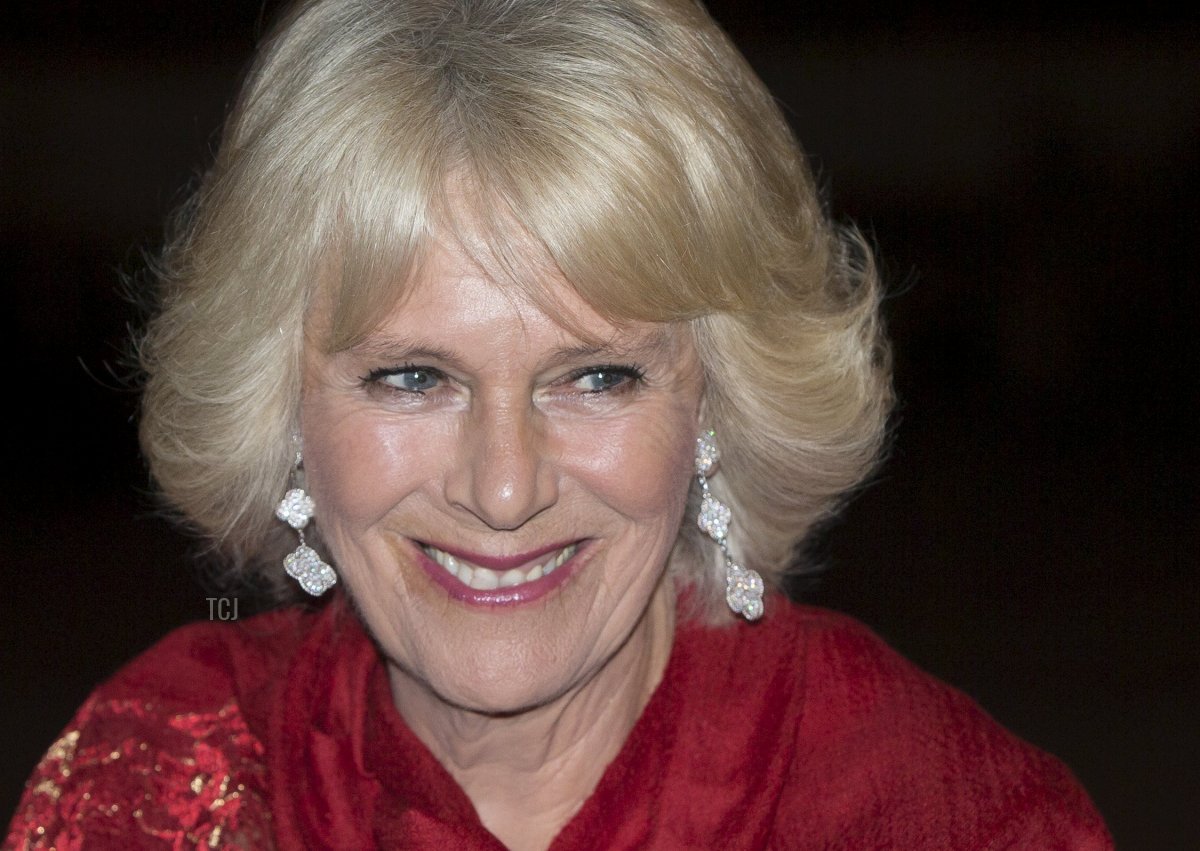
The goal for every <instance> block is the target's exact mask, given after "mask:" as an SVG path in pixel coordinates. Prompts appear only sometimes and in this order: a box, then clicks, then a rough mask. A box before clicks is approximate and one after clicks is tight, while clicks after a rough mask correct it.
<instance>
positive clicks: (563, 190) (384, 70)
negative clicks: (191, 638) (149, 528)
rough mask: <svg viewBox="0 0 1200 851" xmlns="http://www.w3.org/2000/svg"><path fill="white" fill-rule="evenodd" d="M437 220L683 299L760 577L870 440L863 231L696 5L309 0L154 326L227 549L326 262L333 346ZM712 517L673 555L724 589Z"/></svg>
mask: <svg viewBox="0 0 1200 851" xmlns="http://www.w3.org/2000/svg"><path fill="white" fill-rule="evenodd" d="M439 229H441V230H446V229H449V230H451V231H453V232H455V233H456V234H457V235H459V236H460V237H461V239H460V242H461V243H462V244H464V245H474V244H479V245H482V246H484V247H485V253H486V254H487V256H488V257H489V258H491V259H492V261H493V262H492V265H493V266H495V267H497V268H498V269H499V270H500V272H501V273H505V272H507V274H505V275H504V277H505V279H506V280H507V281H510V282H511V283H512V285H513V286H514V287H520V288H522V289H523V290H525V292H526V294H527V295H529V296H531V297H533V298H535V299H538V300H539V303H546V304H552V302H553V293H551V292H549V291H542V290H540V289H539V281H544V280H545V276H544V275H531V274H522V273H521V270H522V268H526V267H528V265H529V263H530V262H531V261H528V260H527V259H526V258H527V257H528V255H529V251H528V246H529V245H530V244H531V243H532V244H533V245H535V246H536V247H537V249H538V253H540V254H542V255H543V258H542V260H548V261H549V262H550V263H552V264H553V265H554V267H556V269H557V271H559V272H561V274H562V275H563V276H565V278H566V279H567V280H568V281H569V282H570V283H571V284H572V286H573V287H575V289H576V290H577V291H578V293H579V294H580V295H581V296H582V297H583V298H584V300H585V301H587V302H588V303H589V304H591V305H592V306H593V307H594V308H596V309H597V310H598V311H599V312H600V313H601V314H603V315H605V316H606V317H608V318H610V319H613V320H635V319H636V320H653V321H678V322H686V323H687V324H688V325H689V327H690V328H691V330H692V333H693V334H694V338H695V342H696V344H697V348H698V350H699V353H700V357H701V360H702V363H703V366H704V369H705V376H706V382H707V383H706V397H705V404H706V411H707V415H708V417H709V420H710V423H711V426H712V427H713V428H714V429H715V430H716V432H717V437H718V440H719V441H720V445H721V448H722V451H723V460H722V462H721V467H720V471H719V473H718V475H717V476H716V477H715V478H714V480H713V487H714V489H715V490H716V491H717V492H718V494H719V495H721V496H722V498H724V499H725V500H726V501H728V502H729V503H730V504H731V505H732V507H733V509H734V519H735V525H734V528H733V532H732V533H731V539H732V541H733V544H734V546H735V550H736V552H737V555H738V557H739V558H740V559H741V560H742V561H743V562H744V564H745V565H746V566H747V567H752V568H754V569H757V570H758V571H760V572H761V573H762V574H763V575H764V577H765V578H767V579H768V580H769V581H775V582H778V581H779V580H780V578H781V577H782V575H783V573H784V571H785V570H787V569H789V567H791V566H792V565H793V562H794V561H795V558H796V548H797V545H798V543H799V542H800V541H801V540H802V539H803V538H804V536H805V535H806V533H807V532H808V531H809V530H810V529H811V528H812V527H813V525H814V524H816V523H819V522H820V521H821V520H823V519H825V518H827V517H829V516H831V514H832V513H833V512H834V511H835V510H836V508H837V507H838V505H839V504H840V501H841V499H842V498H843V496H844V495H845V494H846V493H847V491H849V490H850V489H852V488H853V487H854V486H855V485H856V484H858V483H859V482H861V481H862V479H863V477H864V476H865V475H866V474H867V473H868V472H869V471H870V469H871V468H872V466H873V464H874V463H875V461H876V458H877V456H878V454H879V451H880V446H881V442H882V440H883V435H884V431H885V423H886V419H887V415H888V411H889V408H890V404H891V391H890V383H889V382H890V378H889V365H888V358H887V349H886V345H885V343H884V340H883V336H882V331H881V327H880V323H879V320H878V300H879V288H878V283H877V277H876V274H875V270H874V267H873V265H872V258H871V253H870V251H869V250H868V249H867V248H866V247H864V246H863V244H862V242H861V240H860V239H859V238H857V236H856V235H855V234H854V233H853V232H849V231H846V232H843V231H839V230H838V229H836V228H835V227H834V226H833V225H831V224H830V222H829V220H828V217H827V215H826V213H825V212H824V210H823V208H822V206H821V203H820V200H819V197H818V195H817V192H816V190H815V187H814V185H813V181H812V178H811V176H810V174H809V171H808V168H807V165H806V163H805V161H804V158H803V155H802V154H801V152H800V150H799V148H798V146H797V144H796V142H795V140H794V139H793V137H792V134H791V132H790V130H789V129H788V127H787V125H786V123H785V121H784V119H783V117H782V115H781V114H780V112H779V110H778V108H777V107H776V105H775V104H774V102H773V101H772V99H771V97H770V95H769V93H768V92H767V91H766V89H765V87H764V86H763V85H762V83H761V82H760V81H759V80H758V79H757V77H756V76H755V75H754V73H753V72H752V71H751V69H750V68H749V66H748V65H747V64H746V62H745V60H744V59H743V58H742V57H741V55H740V54H739V53H738V51H737V50H736V48H735V47H734V46H733V45H732V44H731V43H730V41H729V40H728V38H727V37H726V36H725V35H724V34H723V33H722V32H721V31H720V29H719V28H718V27H717V25H716V24H715V23H714V22H713V21H712V20H711V19H710V18H709V17H708V15H707V13H706V12H705V11H704V10H703V9H702V7H700V6H699V5H698V4H697V3H694V2H690V0H602V2H597V0H521V2H514V0H391V1H390V2H382V1H381V0H315V2H308V3H303V4H301V5H299V6H298V7H296V9H294V10H293V12H292V14H291V15H290V16H289V17H288V18H287V19H286V20H284V21H283V22H282V24H281V26H280V27H279V28H278V29H277V31H276V32H275V34H274V35H273V36H272V37H271V38H270V39H269V40H268V41H267V42H266V43H265V44H264V45H263V47H262V48H261V50H260V52H259V55H258V59H257V62H256V64H255V65H254V67H253V68H252V70H251V72H250V75H249V78H248V80H247V81H246V83H245V85H244V87H243V90H242V93H241V97H240V99H239V101H238V102H237V104H236V106H235V108H234V109H233V111H232V114H231V116H230V118H229V120H228V123H227V126H226V129H225V133H224V136H223V140H222V143H221V146H220V149H219V151H218V154H217V158H216V161H215V163H214V165H213V167H212V168H211V170H210V171H209V172H208V174H207V175H206V177H205V179H204V181H203V183H202V185H201V186H200V189H199V190H198V192H197V193H196V195H195V197H194V198H193V200H192V202H191V203H190V204H189V205H188V207H187V208H186V209H185V210H184V211H183V213H182V214H181V217H180V225H179V228H178V235H177V236H176V238H175V239H174V241H173V242H172V243H171V244H170V245H169V246H168V248H167V250H166V252H165V253H164V257H163V262H162V267H161V275H160V279H161V292H162V296H161V298H162V301H161V307H160V310H159V312H158V314H157V316H156V318H155V319H154V320H153V321H152V322H151V324H150V325H149V327H148V330H147V333H146V334H145V336H144V337H143V339H142V341H141V347H140V353H141V357H142V363H143V366H144V369H145V372H146V375H147V381H146V388H145V396H144V402H143V412H142V421H141V439H142V447H143V450H144V452H145V455H146V457H147V459H148V460H149V464H150V468H151V472H152V474H153V476H154V478H155V479H156V481H157V483H158V485H159V487H160V488H161V489H162V492H163V494H164V496H165V498H166V499H167V500H168V501H169V502H170V504H172V505H173V506H174V507H175V508H176V509H177V510H178V512H179V513H180V514H181V515H182V516H183V517H184V518H186V520H187V521H189V522H190V523H191V524H193V525H194V527H195V528H196V529H197V530H199V531H200V533H201V534H202V535H204V536H206V537H207V538H208V539H209V540H211V541H212V542H213V543H214V544H215V545H216V546H217V547H218V549H220V550H221V551H222V552H223V553H224V554H225V555H226V556H228V557H229V561H230V563H231V564H232V565H233V568H232V569H233V570H234V572H235V573H239V572H240V574H241V575H243V576H245V575H247V574H250V573H253V572H254V571H256V570H257V566H258V565H260V564H263V563H264V560H266V559H268V558H270V557H272V556H275V555H277V553H278V548H279V546H280V541H279V538H278V536H279V534H280V533H281V531H282V530H281V529H280V526H281V525H282V524H278V523H277V521H275V520H274V518H273V516H272V507H273V505H274V503H275V502H276V501H277V500H278V498H279V496H280V495H281V494H282V492H283V490H284V489H285V487H286V484H287V480H288V474H289V469H290V462H291V456H292V453H291V446H290V441H289V434H290V432H291V430H292V429H294V427H295V423H296V414H297V407H298V403H299V398H300V393H301V382H300V375H301V369H300V359H301V349H302V346H303V344H304V322H305V316H306V312H307V308H308V306H309V304H310V302H311V301H312V299H313V298H314V295H315V293H316V292H317V289H318V287H319V286H323V287H327V288H328V292H330V294H331V301H332V305H333V321H332V333H331V340H330V343H329V345H330V347H331V348H333V349H337V348H344V347H346V346H349V345H352V344H353V343H354V342H355V341H357V340H358V339H361V338H362V336H363V335H365V334H366V333H368V332H369V331H370V330H372V328H373V327H374V325H375V324H376V323H377V322H378V321H379V320H380V319H381V318H382V317H383V316H385V315H386V313H387V311H388V309H390V307H391V306H392V305H394V304H395V303H396V302H397V300H398V299H399V297H400V294H401V292H402V289H403V287H404V284H405V282H406V281H408V280H410V279H411V277H412V275H413V274H414V273H415V272H416V270H417V269H418V268H419V266H420V264H421V262H422V256H423V252H424V249H425V247H426V246H427V245H428V244H429V239H430V235H431V234H432V233H434V232H435V231H437V230H439ZM539 262H541V261H539ZM527 271H528V270H527ZM698 535H699V533H698V530H696V529H695V528H694V524H692V523H691V522H687V523H685V526H684V531H683V533H682V534H681V538H680V544H679V546H678V547H677V549H676V553H675V554H674V555H673V557H672V569H673V570H674V571H675V572H676V575H677V576H678V577H679V579H680V581H682V582H685V583H690V584H693V585H695V586H697V587H698V589H699V593H698V594H697V595H695V596H697V597H699V598H700V599H701V600H702V601H704V602H705V603H708V602H710V601H711V602H713V603H714V604H716V603H718V602H719V601H720V599H721V595H722V593H723V590H722V588H723V579H722V578H721V577H722V575H723V574H722V571H721V564H720V563H719V562H718V560H717V556H716V548H715V547H708V548H702V547H701V545H700V542H699V540H698ZM705 553H707V554H708V555H702V554H705ZM267 569H268V570H270V571H276V568H275V567H274V566H273V565H271V566H270V567H269V568H267Z"/></svg>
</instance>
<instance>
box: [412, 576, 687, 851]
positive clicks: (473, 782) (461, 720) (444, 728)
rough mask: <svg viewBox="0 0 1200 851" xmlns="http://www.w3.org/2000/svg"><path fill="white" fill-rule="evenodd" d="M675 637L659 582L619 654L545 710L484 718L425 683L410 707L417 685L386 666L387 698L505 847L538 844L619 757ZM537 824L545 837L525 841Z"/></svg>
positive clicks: (670, 598) (669, 601)
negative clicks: (514, 842) (447, 700)
mask: <svg viewBox="0 0 1200 851" xmlns="http://www.w3.org/2000/svg"><path fill="white" fill-rule="evenodd" d="M674 634H675V599H674V593H673V591H672V588H671V582H670V580H669V579H667V578H666V577H664V579H663V581H662V582H661V583H660V585H659V587H658V590H657V591H656V592H655V594H654V597H653V598H652V599H651V601H650V604H649V606H647V609H646V612H645V613H644V614H643V615H642V617H641V618H640V619H639V621H638V623H637V625H636V626H635V627H634V629H633V631H632V632H631V633H630V636H629V637H628V639H626V641H625V642H624V643H623V644H622V645H621V647H620V649H619V650H618V651H617V653H616V654H615V655H614V656H613V657H612V658H611V659H609V660H608V662H607V663H605V664H604V666H603V667H601V668H600V669H599V670H598V671H597V672H596V673H595V675H594V676H592V677H591V678H590V679H588V680H587V681H585V682H584V683H582V684H581V685H580V686H579V687H578V688H575V689H573V690H571V691H569V692H568V693H566V694H564V695H562V696H561V697H559V698H558V699H556V700H554V701H552V702H551V703H548V704H546V705H545V706H540V707H537V708H535V709H532V710H530V711H528V712H524V713H520V714H517V715H513V716H505V717H495V716H487V715H483V714H480V713H475V712H471V711H470V710H464V709H457V708H454V707H449V706H447V705H445V704H444V703H440V701H438V698H437V697H436V696H435V695H433V694H432V693H430V692H429V691H428V690H427V689H425V688H423V687H421V688H420V689H419V691H420V694H421V698H420V699H419V701H412V700H411V697H412V696H413V692H414V691H415V690H416V689H414V688H413V681H412V680H410V679H408V678H407V677H406V676H405V675H404V674H403V673H402V672H399V671H396V670H395V669H394V668H393V667H392V666H390V665H389V666H388V668H389V670H388V675H389V680H390V683H391V690H392V699H393V702H394V703H395V704H396V708H397V711H398V712H399V713H400V715H401V717H402V718H403V719H404V720H405V722H406V723H407V724H408V726H409V729H411V730H412V732H413V733H414V735H415V736H416V737H417V738H418V739H419V740H420V741H421V742H422V743H423V744H424V745H425V746H426V747H427V748H428V749H429V751H430V752H431V753H432V754H433V756H434V757H435V758H436V759H437V761H438V762H439V763H441V765H442V766H443V767H444V768H445V769H446V771H447V772H448V773H449V774H450V776H451V777H453V778H454V780H455V781H456V782H457V783H458V785H459V786H460V787H461V788H462V789H463V791H464V792H465V793H466V795H467V797H468V798H469V799H470V801H471V803H472V804H473V805H474V807H475V809H476V812H477V813H478V815H479V817H480V820H481V821H482V822H483V824H484V825H485V826H486V827H487V828H488V829H489V830H490V831H491V832H492V833H493V834H495V835H496V836H498V837H500V838H501V839H504V840H506V841H509V840H510V839H511V838H513V837H514V836H515V837H520V839H521V844H520V846H518V845H512V844H510V845H509V847H510V848H517V847H531V848H544V847H546V846H548V845H549V843H550V841H551V840H552V839H553V837H554V835H555V834H556V833H557V832H558V830H559V829H561V828H562V827H563V826H564V825H565V824H566V823H567V822H568V821H569V820H570V818H571V817H572V816H573V815H574V814H575V813H576V812H577V811H578V810H579V808H580V807H581V806H582V804H583V802H584V801H586V800H587V798H588V797H589V796H590V795H591V793H592V792H593V790H594V789H595V788H596V785H597V784H598V783H599V781H600V778H601V777H602V776H603V774H604V771H605V769H606V768H607V766H608V765H609V764H610V763H611V762H612V761H613V759H614V758H615V757H616V756H617V754H618V753H619V752H620V750H621V748H622V746H623V744H624V742H625V740H626V738H627V737H628V735H629V732H630V731H631V730H632V729H633V726H634V725H635V724H636V723H637V720H638V718H639V717H640V716H641V714H642V711H643V709H644V708H645V706H646V704H647V703H648V702H649V700H650V697H651V696H652V695H653V694H654V692H655V690H656V689H657V688H658V685H659V683H660V682H661V681H662V677H663V673H664V672H665V670H666V667H667V662H668V660H669V659H670V655H671V648H672V645H673V642H674ZM397 694H404V695H405V696H406V698H409V699H406V700H404V701H401V700H400V699H398V698H397ZM506 825H511V826H512V827H513V831H511V832H510V831H508V830H506ZM533 825H539V827H538V828H537V831H538V832H540V833H543V834H544V837H543V838H544V841H535V842H532V843H529V839H527V837H529V838H531V833H532V831H531V827H533ZM542 825H544V829H543V828H542Z"/></svg>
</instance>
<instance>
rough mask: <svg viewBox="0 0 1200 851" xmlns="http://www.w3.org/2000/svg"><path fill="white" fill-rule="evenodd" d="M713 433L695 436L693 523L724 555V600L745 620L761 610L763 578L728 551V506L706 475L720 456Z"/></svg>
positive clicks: (730, 517) (710, 431)
mask: <svg viewBox="0 0 1200 851" xmlns="http://www.w3.org/2000/svg"><path fill="white" fill-rule="evenodd" d="M720 457H721V453H720V451H719V450H718V449H717V439H716V435H715V434H714V433H713V431H712V430H711V429H709V430H708V431H706V432H704V433H702V434H701V435H700V436H699V437H698V438H696V479H697V480H698V481H699V482H700V494H701V500H700V514H699V516H698V517H697V518H696V524H697V525H698V526H699V527H700V528H701V530H703V532H704V533H705V534H706V535H708V537H710V538H712V539H713V540H714V541H716V542H717V546H719V547H720V548H721V552H722V553H723V554H724V555H725V602H727V603H728V604H729V608H730V609H732V610H733V612H734V614H739V615H741V616H742V617H744V618H745V619H746V620H748V621H754V620H758V619H759V618H760V617H762V613H763V581H762V577H761V576H759V575H758V571H756V570H747V569H746V568H744V567H742V566H741V565H740V564H737V563H735V562H734V560H733V556H732V555H731V554H730V552H729V541H728V540H727V539H726V536H727V535H728V533H729V522H730V520H731V519H732V514H731V513H730V511H729V506H728V505H726V504H725V503H723V502H721V501H720V500H719V499H717V498H716V497H714V496H713V495H712V491H711V490H710V489H709V487H708V477H709V476H710V475H711V474H712V472H713V470H714V469H715V468H716V466H717V461H718V460H719V459H720Z"/></svg>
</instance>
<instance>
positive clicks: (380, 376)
mask: <svg viewBox="0 0 1200 851" xmlns="http://www.w3.org/2000/svg"><path fill="white" fill-rule="evenodd" d="M406 372H416V373H423V374H425V375H427V376H429V377H430V378H432V379H433V380H435V381H437V382H439V383H440V382H442V381H444V380H445V379H446V375H445V373H443V372H441V371H440V370H438V369H434V368H433V367H428V366H418V365H417V364H413V363H406V364H404V365H403V366H398V367H377V368H376V369H373V370H371V371H370V372H368V373H367V374H366V375H364V376H363V377H362V379H361V381H362V383H363V384H364V385H365V386H368V387H383V388H385V389H388V390H392V391H394V392H397V393H406V394H412V395H418V396H423V395H424V394H425V393H426V392H428V391H427V390H409V389H406V388H403V387H397V386H396V385H394V384H391V383H390V382H388V381H387V380H386V379H388V378H391V377H392V376H396V375H403V374H404V373H406ZM597 374H609V375H618V376H621V377H622V378H624V379H625V380H624V381H621V382H620V383H617V384H613V385H610V386H608V387H604V388H600V389H596V390H584V391H583V393H585V394H586V395H589V396H591V395H600V394H604V393H614V392H621V391H624V390H628V389H631V388H632V387H633V386H634V385H636V384H638V383H640V382H641V381H642V379H643V378H644V377H645V375H646V373H645V370H643V369H642V368H641V367H640V366H637V365H635V364H627V365H622V364H601V365H597V366H587V367H583V368H582V369H577V370H575V371H574V372H572V373H571V374H569V375H568V376H567V377H566V378H565V379H564V380H565V382H566V383H567V384H575V383H576V382H578V381H581V380H583V379H584V378H587V377H588V376H589V375H597ZM434 389H436V386H435V387H431V388H429V390H434Z"/></svg>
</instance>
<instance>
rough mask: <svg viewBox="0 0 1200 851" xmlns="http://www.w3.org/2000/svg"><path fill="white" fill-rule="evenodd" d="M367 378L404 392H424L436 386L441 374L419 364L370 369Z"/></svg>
mask: <svg viewBox="0 0 1200 851" xmlns="http://www.w3.org/2000/svg"><path fill="white" fill-rule="evenodd" d="M367 379H368V381H373V382H376V383H379V384H384V385H386V386H388V387H392V388H394V389H396V390H401V391H403V392H405V393H426V392H428V391H430V390H433V389H434V388H436V387H437V386H438V384H439V383H440V382H441V374H440V373H438V372H437V370H433V369H426V368H423V367H419V366H402V367H400V368H399V369H376V370H372V371H371V374H370V375H368V376H367Z"/></svg>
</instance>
